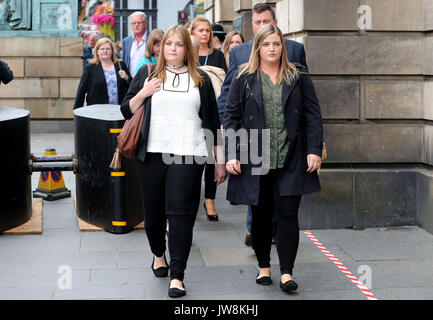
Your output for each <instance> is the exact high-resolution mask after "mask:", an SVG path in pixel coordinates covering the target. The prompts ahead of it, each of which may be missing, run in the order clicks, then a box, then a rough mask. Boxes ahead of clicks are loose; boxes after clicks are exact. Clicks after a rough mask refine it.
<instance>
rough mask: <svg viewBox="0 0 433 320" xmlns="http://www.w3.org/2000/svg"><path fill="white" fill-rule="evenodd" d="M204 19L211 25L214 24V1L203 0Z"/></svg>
mask: <svg viewBox="0 0 433 320" xmlns="http://www.w3.org/2000/svg"><path fill="white" fill-rule="evenodd" d="M204 10H205V17H206V19H208V20H209V21H210V22H211V23H214V22H215V0H204Z"/></svg>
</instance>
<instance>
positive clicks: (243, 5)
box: [233, 0, 254, 41]
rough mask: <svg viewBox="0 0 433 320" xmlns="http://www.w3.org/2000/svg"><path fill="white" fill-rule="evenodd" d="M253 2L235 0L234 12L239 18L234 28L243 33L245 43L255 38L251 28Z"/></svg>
mask: <svg viewBox="0 0 433 320" xmlns="http://www.w3.org/2000/svg"><path fill="white" fill-rule="evenodd" d="M251 8H252V2H251V0H234V1H233V10H234V11H235V12H236V14H237V16H236V17H235V19H234V21H233V27H234V28H236V30H238V31H240V32H242V34H243V36H244V38H245V41H248V40H251V39H252V38H253V36H254V35H253V30H252V28H251Z"/></svg>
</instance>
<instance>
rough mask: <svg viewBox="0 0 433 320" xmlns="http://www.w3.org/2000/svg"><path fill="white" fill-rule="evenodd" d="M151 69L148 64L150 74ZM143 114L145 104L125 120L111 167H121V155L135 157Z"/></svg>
mask: <svg viewBox="0 0 433 320" xmlns="http://www.w3.org/2000/svg"><path fill="white" fill-rule="evenodd" d="M150 69H151V66H150V65H148V74H150ZM143 114H144V104H143V105H141V106H140V107H139V108H138V110H136V111H135V113H134V115H133V116H132V118H131V119H129V120H126V121H125V124H124V125H123V128H122V131H121V132H120V133H119V135H118V136H117V148H116V150H115V151H114V155H113V160H112V161H111V164H110V168H112V169H120V168H121V161H120V155H123V156H125V157H127V158H135V156H136V154H137V148H138V143H139V141H140V134H141V127H142V126H143V118H144V117H143Z"/></svg>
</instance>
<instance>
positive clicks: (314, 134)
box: [223, 24, 323, 291]
mask: <svg viewBox="0 0 433 320" xmlns="http://www.w3.org/2000/svg"><path fill="white" fill-rule="evenodd" d="M285 51H286V46H285V45H284V38H283V35H282V33H281V31H280V29H278V27H277V26H275V25H273V24H267V25H264V26H262V27H261V28H260V30H259V31H258V32H257V33H256V35H255V38H254V41H253V48H252V51H251V56H250V59H249V61H248V63H246V64H244V65H242V66H241V67H240V69H239V71H238V74H237V75H236V76H235V78H234V80H233V82H232V84H231V87H230V90H229V96H228V100H227V104H226V108H225V111H224V120H223V124H224V129H225V133H226V160H227V163H226V169H227V171H228V172H229V173H230V175H229V181H228V187H227V200H228V201H230V202H232V203H236V204H243V205H250V206H251V211H252V223H251V233H252V238H253V241H254V251H255V254H256V257H257V261H258V266H259V273H258V274H257V276H256V283H257V284H260V285H269V284H271V283H272V279H271V272H270V251H271V244H272V215H273V211H274V208H275V209H276V213H277V231H276V245H277V252H278V258H279V263H280V272H281V277H280V288H281V290H283V291H293V290H296V289H297V288H298V284H297V283H296V282H295V281H294V280H293V278H292V275H293V267H294V262H295V258H296V254H297V250H298V245H299V224H298V209H299V204H300V202H301V198H302V195H304V194H308V193H313V192H317V191H320V183H319V178H318V174H317V170H318V169H320V166H321V155H322V145H323V129H322V117H321V111H320V106H319V103H318V100H317V97H316V93H315V89H314V86H313V83H312V81H311V78H310V77H309V75H308V73H307V72H306V68H305V67H304V66H302V65H300V64H292V63H290V62H289V61H288V59H287V55H286V52H285ZM240 129H242V130H243V131H246V133H247V139H244V141H236V137H235V135H234V134H235V133H236V132H239V130H240ZM266 137H267V138H266ZM241 140H242V138H241ZM254 149H255V150H256V151H257V152H258V155H259V156H261V160H262V161H261V163H257V161H254V163H253V162H252V161H251V159H252V157H251V153H249V154H245V153H244V152H243V150H254ZM246 157H248V158H247V160H245V158H246ZM242 159H244V161H243V162H245V163H241V161H240V160H242ZM254 160H256V159H254Z"/></svg>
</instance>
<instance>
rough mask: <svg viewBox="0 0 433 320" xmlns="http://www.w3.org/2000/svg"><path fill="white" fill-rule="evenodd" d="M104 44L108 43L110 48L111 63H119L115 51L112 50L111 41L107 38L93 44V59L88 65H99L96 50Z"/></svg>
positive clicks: (112, 44)
mask: <svg viewBox="0 0 433 320" xmlns="http://www.w3.org/2000/svg"><path fill="white" fill-rule="evenodd" d="M106 43H109V44H110V46H111V60H113V63H117V61H119V59H118V58H117V56H116V51H115V49H114V43H113V41H111V40H110V39H108V38H101V39H99V40H98V42H96V44H95V48H94V49H93V59H91V60H89V63H91V64H96V65H98V64H99V61H100V60H99V56H98V50H99V48H100V47H101V46H103V45H104V44H106Z"/></svg>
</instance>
